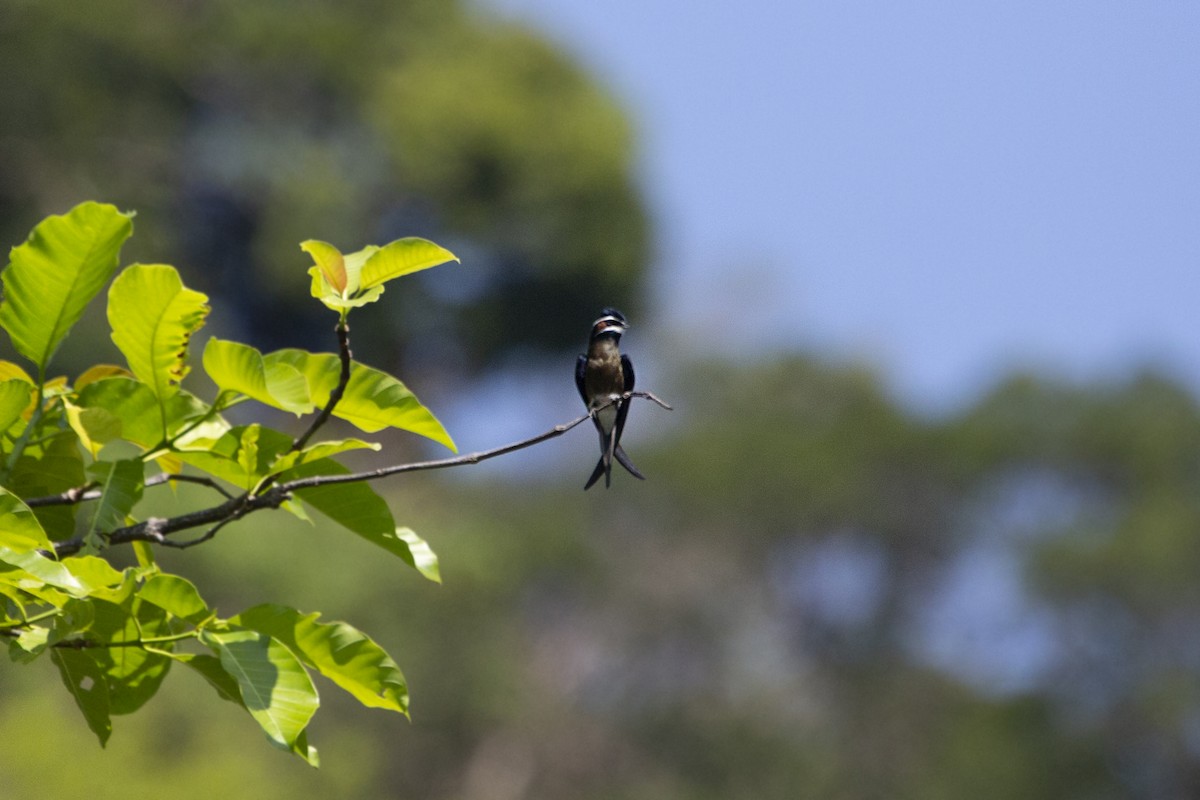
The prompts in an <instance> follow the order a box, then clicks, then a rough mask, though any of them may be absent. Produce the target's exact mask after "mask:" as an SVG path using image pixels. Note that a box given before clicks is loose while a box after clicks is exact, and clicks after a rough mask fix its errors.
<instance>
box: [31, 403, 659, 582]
mask: <svg viewBox="0 0 1200 800" xmlns="http://www.w3.org/2000/svg"><path fill="white" fill-rule="evenodd" d="M631 397H641V398H645V399H647V400H651V401H653V402H655V403H657V404H658V405H659V406H661V407H663V408H665V409H670V408H671V406H670V405H668V404H667V403H665V402H664V401H662V400H660V399H659V398H658V397H655V396H654V395H653V394H651V393H650V392H626V393H625V394H624V395H623V396H622V397H619V398H614V399H613V400H612V401H610V404H611V403H616V402H619V401H621V400H628V399H629V398H631ZM603 407H604V406H601V407H600V408H603ZM600 408H597V409H595V410H594V411H592V412H589V413H587V414H584V415H582V416H580V417H576V418H575V419H573V420H571V421H570V422H566V423H563V424H561V425H555V426H554V427H553V428H551V429H550V430H548V431H546V432H544V433H539V434H538V435H537V436H531V437H529V438H528V439H522V440H520V441H518V442H512V443H511V444H506V445H502V446H500V447H493V448H492V449H490V450H481V451H479V452H476V453H468V454H467V455H462V456H454V457H452V458H442V459H437V460H434V461H417V462H413V463H410V464H396V465H393V466H390V467H380V468H379V469H374V470H368V471H366V472H353V473H349V474H346V475H313V476H311V477H307V478H298V479H296V480H293V481H287V482H285V483H280V484H277V485H275V486H272V487H271V488H269V489H267V490H265V491H263V492H261V493H260V494H254V495H252V494H250V493H248V492H247V493H244V494H241V495H238V496H237V497H232V498H230V499H228V500H226V501H225V502H224V503H221V504H220V505H216V506H212V507H211V508H206V509H202V510H200V511H193V512H191V513H188V514H181V515H180V516H178V517H151V518H150V519H147V520H144V521H142V522H139V523H137V524H135V525H128V526H126V527H124V528H118V529H117V530H115V531H111V532H110V533H107V534H105V535H104V538H105V540H106V541H107V542H108V544H109V545H114V544H128V543H130V542H153V543H155V544H160V545H164V546H167V547H176V548H180V549H185V548H188V547H194V546H195V545H198V544H200V543H201V542H206V541H208V540H209V539H212V538H213V537H214V536H216V535H217V532H218V531H220V530H221V528H223V527H225V526H226V525H228V524H229V523H231V522H235V521H237V520H239V519H241V518H242V517H244V516H246V515H248V514H250V513H252V512H255V511H258V510H260V509H263V508H279V506H281V505H283V503H284V502H286V501H287V500H288V499H290V498H291V496H292V493H293V492H296V491H299V490H301V489H312V488H315V487H318V486H329V485H333V484H339V483H357V482H359V481H371V480H376V479H378V478H385V477H387V476H389V475H398V474H400V473H402V472H420V471H424V470H432V469H446V468H448V467H461V466H466V465H468V464H478V463H479V462H481V461H487V460H488V459H491V458H496V457H497V456H502V455H505V454H507V453H512V452H515V451H517V450H523V449H525V448H526V447H532V446H533V445H535V444H541V443H542V442H545V441H547V440H549V439H554V438H557V437H559V436H562V435H563V434H564V433H566V432H567V431H569V430H571V429H572V428H574V427H575V426H576V425H579V424H580V423H582V422H584V421H585V420H588V419H590V418H591V416H592V414H593V413H595V411H599V410H600ZM205 525H208V526H210V527H209V529H208V530H207V531H206V532H205V533H204V534H203V535H201V536H199V537H198V538H196V539H192V540H190V541H186V542H172V541H170V540H168V539H167V538H166V537H168V536H170V535H171V534H172V533H176V532H178V531H183V530H188V529H191V528H199V527H202V526H205ZM83 546H84V540H83V538H82V537H76V538H74V539H68V540H66V541H62V542H57V543H55V545H54V555H55V556H57V557H59V558H62V557H64V556H69V555H72V554H74V553H77V552H79V550H81V549H82V548H83Z"/></svg>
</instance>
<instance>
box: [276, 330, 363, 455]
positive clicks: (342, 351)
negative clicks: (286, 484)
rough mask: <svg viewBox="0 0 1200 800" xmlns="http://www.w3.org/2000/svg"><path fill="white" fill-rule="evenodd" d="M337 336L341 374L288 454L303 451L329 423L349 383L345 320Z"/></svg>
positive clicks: (348, 351)
mask: <svg viewBox="0 0 1200 800" xmlns="http://www.w3.org/2000/svg"><path fill="white" fill-rule="evenodd" d="M337 335H338V357H339V358H340V359H341V361H342V372H341V374H340V375H339V376H338V382H337V386H335V387H333V391H331V392H330V393H329V400H328V401H327V402H326V403H325V407H324V408H322V409H321V413H320V414H317V417H316V419H314V420H313V421H312V424H311V425H309V426H308V430H306V431H305V432H304V433H302V434H301V435H300V437H299V438H298V439H296V441H294V442H292V446H291V448H290V449H289V450H288V452H289V453H297V452H299V451H301V450H303V449H304V445H306V444H308V440H309V439H311V438H312V436H313V434H314V433H316V432H317V429H319V428H320V427H321V426H322V425H324V424H325V423H326V422H328V421H329V417H330V416H331V415H332V414H333V409H334V408H335V407H336V406H337V404H338V402H339V401H340V400H341V399H342V395H343V394H345V393H346V384H348V383H349V382H350V362H351V358H352V357H353V356H352V355H351V353H350V325H349V323H347V322H346V320H344V319H343V320H342V321H340V322H339V323H338V325H337Z"/></svg>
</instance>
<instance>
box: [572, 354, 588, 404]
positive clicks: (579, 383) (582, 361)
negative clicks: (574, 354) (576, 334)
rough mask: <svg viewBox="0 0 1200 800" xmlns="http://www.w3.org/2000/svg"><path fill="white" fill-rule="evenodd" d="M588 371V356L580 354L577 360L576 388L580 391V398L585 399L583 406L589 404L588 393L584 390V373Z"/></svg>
mask: <svg viewBox="0 0 1200 800" xmlns="http://www.w3.org/2000/svg"><path fill="white" fill-rule="evenodd" d="M586 371H587V356H585V355H584V354H583V353H580V354H579V358H577V359H575V388H576V389H578V390H579V396H580V397H582V398H583V404H584V405H585V406H586V405H587V404H588V399H587V391H586V390H585V389H584V388H583V373H584V372H586Z"/></svg>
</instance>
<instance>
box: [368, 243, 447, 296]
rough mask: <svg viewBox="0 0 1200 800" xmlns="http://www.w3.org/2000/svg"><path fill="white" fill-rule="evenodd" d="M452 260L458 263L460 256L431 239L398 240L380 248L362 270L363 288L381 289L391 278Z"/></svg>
mask: <svg viewBox="0 0 1200 800" xmlns="http://www.w3.org/2000/svg"><path fill="white" fill-rule="evenodd" d="M449 261H458V256H456V255H454V254H453V253H451V252H450V251H449V250H447V249H445V248H444V247H441V246H439V245H436V244H434V243H433V242H431V241H429V240H428V239H421V238H418V237H416V236H410V237H408V238H405V239H397V240H396V241H394V242H392V243H391V244H387V245H384V246H383V247H381V248H379V250H377V251H376V252H375V253H373V254H371V257H370V258H368V259H367V263H366V264H364V265H363V268H362V284H361V285H362V288H363V289H370V288H371V287H373V286H379V285H380V284H383V283H384V282H386V281H390V280H391V279H392V278H399V277H400V276H401V275H408V274H409V273H412V272H419V271H420V270H423V269H429V268H430V267H436V266H438V265H439V264H445V263H447V262H449Z"/></svg>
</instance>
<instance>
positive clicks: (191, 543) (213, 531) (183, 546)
mask: <svg viewBox="0 0 1200 800" xmlns="http://www.w3.org/2000/svg"><path fill="white" fill-rule="evenodd" d="M242 516H244V515H241V514H239V515H237V516H234V517H226V518H225V519H223V520H221V521H220V522H218V523H217V524H216V525H213V526H212V527H211V528H209V529H208V530H207V531H205V532H204V535H203V536H197V537H196V538H195V539H189V540H188V541H186V542H173V541H171V540H170V539H163V540H162V541H161V542H159V544H161V545H164V546H166V547H174V548H176V549H178V550H187V549H188V548H189V547H195V546H196V545H198V544H201V543H203V542H207V541H208V540H209V539H211V538H213V537H214V536H216V535H217V532H218V531H219V530H221V528H224V527H225V526H226V525H228V524H229V523H231V522H233V521H235V520H239V519H241V518H242Z"/></svg>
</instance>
